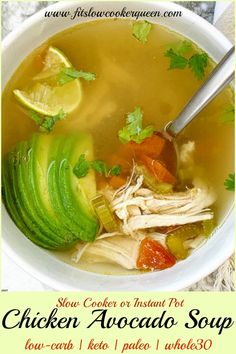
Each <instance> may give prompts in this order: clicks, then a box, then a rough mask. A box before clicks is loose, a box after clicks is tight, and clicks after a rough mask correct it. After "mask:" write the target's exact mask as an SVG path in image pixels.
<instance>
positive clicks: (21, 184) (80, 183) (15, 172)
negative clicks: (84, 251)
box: [2, 133, 99, 250]
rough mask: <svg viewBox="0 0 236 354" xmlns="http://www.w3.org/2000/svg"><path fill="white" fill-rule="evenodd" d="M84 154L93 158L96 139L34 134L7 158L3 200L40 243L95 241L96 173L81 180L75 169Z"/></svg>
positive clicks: (55, 247)
mask: <svg viewBox="0 0 236 354" xmlns="http://www.w3.org/2000/svg"><path fill="white" fill-rule="evenodd" d="M81 154H85V155H86V157H87V158H88V159H93V144H92V139H91V136H90V135H88V134H85V133H76V134H73V135H68V136H56V135H51V134H48V135H47V134H34V135H33V137H32V138H31V140H29V141H23V142H21V143H19V144H18V145H17V146H16V147H15V148H14V149H13V150H12V151H11V152H10V153H9V154H8V155H7V156H6V157H5V158H4V160H3V167H2V179H3V181H2V185H3V200H4V203H5V205H6V208H7V210H8V212H9V214H10V216H11V218H12V219H13V221H14V222H15V224H16V225H17V226H18V228H19V229H20V230H21V231H22V232H23V233H24V234H25V236H26V237H28V238H29V239H30V240H31V241H32V242H34V243H36V244H37V245H39V246H41V247H44V248H47V249H51V250H64V249H68V248H70V247H72V246H73V245H74V244H75V243H76V242H78V241H79V240H83V241H93V240H94V239H95V237H96V234H97V232H98V228H99V224H98V221H97V219H96V217H95V215H94V213H93V211H92V209H91V206H90V202H89V201H90V199H91V198H92V197H94V195H95V194H96V182H95V176H94V172H93V171H92V170H91V171H90V172H89V173H88V174H87V176H86V177H83V178H81V179H78V178H77V177H76V176H75V175H74V173H73V167H74V165H75V164H76V162H77V161H78V158H79V156H80V155H81Z"/></svg>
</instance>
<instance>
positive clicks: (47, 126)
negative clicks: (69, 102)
mask: <svg viewBox="0 0 236 354" xmlns="http://www.w3.org/2000/svg"><path fill="white" fill-rule="evenodd" d="M65 117H66V113H65V112H64V111H63V109H60V111H59V112H58V114H56V115H55V116H52V117H45V119H44V120H43V121H42V123H41V124H40V129H41V130H42V131H47V132H48V133H49V132H51V131H52V129H53V127H54V125H55V124H56V122H58V121H59V120H62V119H65Z"/></svg>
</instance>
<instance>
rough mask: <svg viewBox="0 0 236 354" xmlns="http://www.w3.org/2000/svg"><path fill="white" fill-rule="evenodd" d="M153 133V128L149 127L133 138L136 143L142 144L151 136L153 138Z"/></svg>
mask: <svg viewBox="0 0 236 354" xmlns="http://www.w3.org/2000/svg"><path fill="white" fill-rule="evenodd" d="M153 132H154V128H153V126H152V125H148V126H147V127H146V128H144V129H143V130H141V132H140V133H139V134H138V135H135V136H133V138H132V140H133V141H135V143H137V144H140V143H141V142H142V141H143V140H144V139H146V138H148V137H149V136H152V134H153Z"/></svg>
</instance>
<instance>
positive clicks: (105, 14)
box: [44, 7, 182, 20]
mask: <svg viewBox="0 0 236 354" xmlns="http://www.w3.org/2000/svg"><path fill="white" fill-rule="evenodd" d="M44 16H45V17H52V18H55V17H66V18H69V19H71V20H74V19H76V18H79V17H82V18H83V17H90V18H133V19H135V20H139V19H141V18H146V19H147V18H156V17H182V11H147V10H127V8H126V7H123V8H122V9H121V10H95V9H94V8H93V7H90V8H89V9H88V10H87V9H84V8H82V7H77V9H76V10H74V11H70V10H64V11H55V10H54V11H50V10H48V11H45V14H44Z"/></svg>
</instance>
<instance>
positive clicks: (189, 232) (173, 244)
mask: <svg viewBox="0 0 236 354" xmlns="http://www.w3.org/2000/svg"><path fill="white" fill-rule="evenodd" d="M201 233H202V227H201V225H198V224H189V225H184V226H182V227H181V228H179V229H177V230H175V231H173V232H171V233H170V234H169V235H168V236H167V237H166V245H167V247H168V249H169V251H170V252H171V253H172V254H173V255H174V256H175V258H176V259H179V260H180V259H185V258H186V257H187V256H188V248H186V247H185V245H184V242H185V241H186V240H188V239H191V238H195V237H197V236H199V235H200V234H201Z"/></svg>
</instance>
